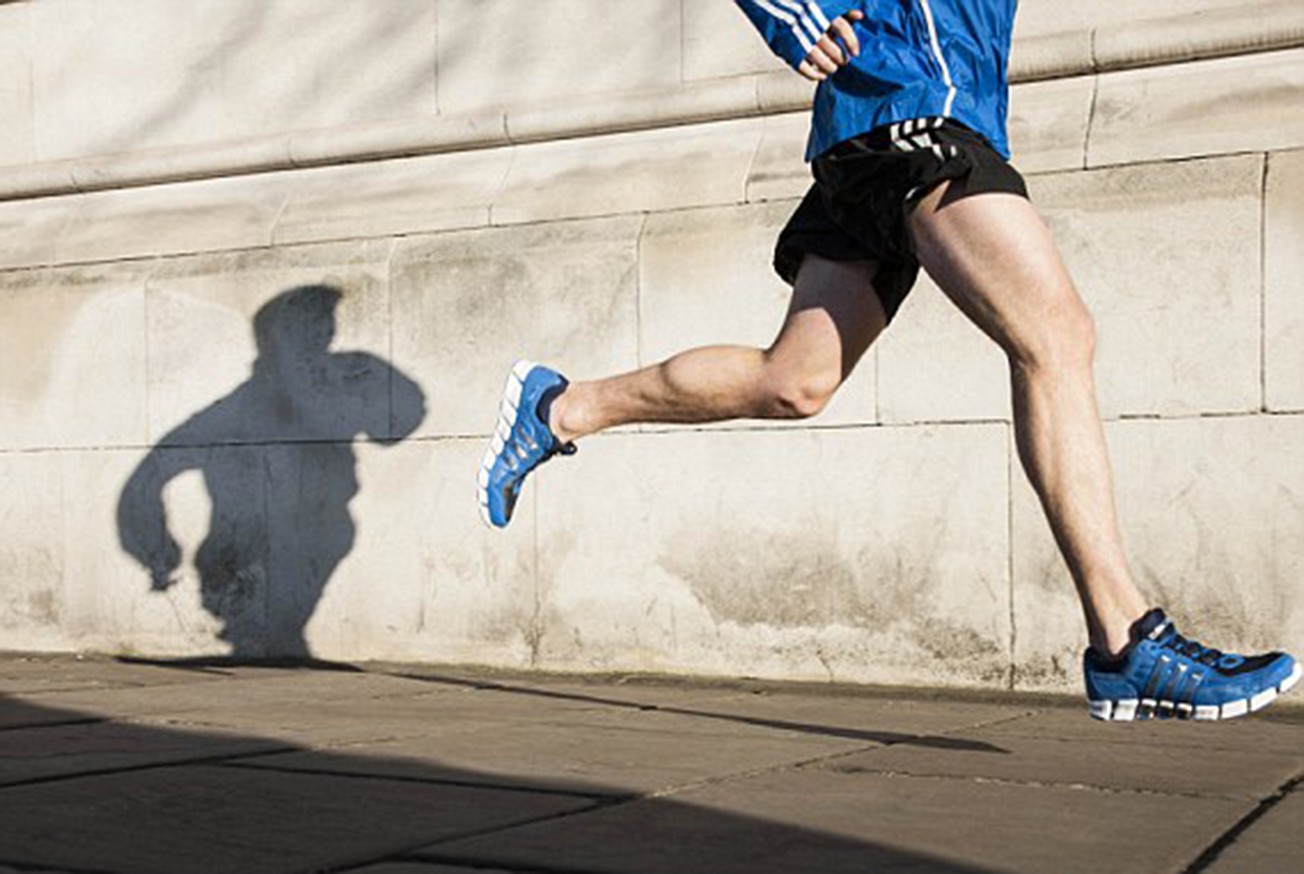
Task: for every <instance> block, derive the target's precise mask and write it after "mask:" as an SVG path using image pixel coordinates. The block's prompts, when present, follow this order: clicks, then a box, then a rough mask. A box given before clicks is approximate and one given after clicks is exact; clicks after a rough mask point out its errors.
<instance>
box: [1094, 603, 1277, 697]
mask: <svg viewBox="0 0 1304 874" xmlns="http://www.w3.org/2000/svg"><path fill="white" fill-rule="evenodd" d="M1082 660H1083V673H1084V674H1085V676H1086V681H1087V699H1088V700H1089V701H1090V702H1091V715H1092V716H1094V717H1095V718H1096V719H1109V720H1121V721H1127V720H1133V719H1151V718H1157V719H1168V718H1172V717H1176V718H1178V719H1230V718H1231V717H1233V716H1244V715H1245V714H1247V713H1251V712H1253V711H1255V710H1259V709H1260V708H1263V707H1266V706H1267V705H1268V704H1269V703H1270V702H1271V701H1272V700H1273V699H1274V698H1276V697H1277V696H1278V695H1280V694H1282V693H1283V692H1285V691H1287V690H1288V689H1290V688H1291V687H1292V686H1294V685H1295V684H1296V683H1298V682H1299V678H1300V666H1299V664H1297V663H1296V661H1295V659H1293V658H1291V657H1290V656H1289V655H1287V654H1286V653H1281V652H1272V653H1266V654H1264V655H1256V656H1242V655H1236V654H1234V653H1224V652H1220V651H1219V650H1216V649H1211V648H1210V647H1206V646H1204V645H1203V644H1200V643H1199V642H1197V641H1194V640H1190V639H1188V638H1185V637H1183V636H1182V635H1180V634H1178V633H1177V629H1176V628H1175V627H1174V626H1173V623H1172V620H1170V619H1169V618H1168V617H1167V616H1165V615H1164V611H1163V610H1160V609H1159V608H1157V607H1156V608H1155V609H1153V610H1151V611H1150V612H1149V613H1147V614H1146V615H1145V616H1142V617H1141V618H1140V619H1139V620H1137V623H1136V626H1135V627H1134V629H1133V643H1132V645H1131V646H1129V647H1128V648H1127V650H1126V651H1125V652H1124V653H1123V654H1122V655H1121V656H1119V657H1118V658H1116V659H1107V658H1105V657H1103V656H1102V655H1101V654H1100V653H1098V652H1096V650H1094V649H1088V650H1087V651H1086V653H1085V654H1084V655H1083V659H1082Z"/></svg>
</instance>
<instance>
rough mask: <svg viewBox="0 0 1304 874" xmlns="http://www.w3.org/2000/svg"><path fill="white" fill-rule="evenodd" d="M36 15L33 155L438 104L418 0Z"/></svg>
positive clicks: (427, 12) (177, 142)
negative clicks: (183, 13)
mask: <svg viewBox="0 0 1304 874" xmlns="http://www.w3.org/2000/svg"><path fill="white" fill-rule="evenodd" d="M32 20H33V45H34V59H35V63H34V73H33V76H34V79H35V97H36V112H37V116H36V138H37V154H38V158H39V159H41V160H52V159H60V158H73V157H88V156H91V155H97V154H110V153H120V152H128V151H134V150H140V149H147V148H167V147H186V146H193V145H196V144H200V143H208V142H213V141H219V140H230V139H238V138H241V137H250V136H256V135H262V134H276V133H282V132H285V131H291V130H298V129H305V128H319V127H326V126H330V125H333V124H340V123H344V122H348V123H351V124H358V123H361V122H365V121H378V120H383V119H389V118H396V117H400V116H411V115H429V114H433V113H434V112H436V111H437V103H436V83H435V58H436V43H437V40H436V19H435V9H434V4H432V3H429V2H425V0H405V2H401V3H387V4H384V5H383V6H374V5H365V4H364V5H361V6H359V5H358V4H351V3H338V2H337V3H328V4H325V5H323V4H321V3H314V2H312V0H288V2H280V3H276V4H266V3H259V2H256V0H255V2H251V0H237V2H211V0H207V2H201V3H197V4H196V5H195V7H194V8H193V9H192V10H191V14H190V16H189V17H188V18H186V19H185V21H184V22H182V21H181V20H180V19H178V18H177V17H176V16H175V15H174V10H173V5H172V4H171V3H169V2H167V0H142V2H122V0H110V2H99V3H86V2H82V0H56V2H52V3H45V4H42V5H41V7H40V8H35V7H33V11H32ZM378 45H383V46H384V50H383V51H378V50H377V46H378ZM108 71H112V73H111V74H109V72H108Z"/></svg>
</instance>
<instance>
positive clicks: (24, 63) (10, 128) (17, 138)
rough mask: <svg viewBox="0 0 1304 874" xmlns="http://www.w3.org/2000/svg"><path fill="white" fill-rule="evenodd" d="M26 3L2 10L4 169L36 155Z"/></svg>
mask: <svg viewBox="0 0 1304 874" xmlns="http://www.w3.org/2000/svg"><path fill="white" fill-rule="evenodd" d="M29 12H30V10H29V8H28V7H27V5H26V4H13V5H8V6H5V7H4V8H0V118H3V119H4V120H5V123H4V125H2V126H0V167H8V166H11V165H14V164H26V163H27V162H29V161H31V160H32V156H33V152H34V149H33V127H34V125H33V119H32V49H31V46H32V34H31V23H30V16H29Z"/></svg>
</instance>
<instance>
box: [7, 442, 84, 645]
mask: <svg viewBox="0 0 1304 874" xmlns="http://www.w3.org/2000/svg"><path fill="white" fill-rule="evenodd" d="M59 464H60V456H59V455H58V454H57V453H53V452H0V490H2V491H3V494H5V495H7V496H8V497H7V499H6V500H5V502H4V504H3V505H0V634H3V637H4V641H5V649H8V650H11V651H18V652H22V651H33V652H34V651H38V650H57V649H65V648H66V647H67V642H66V638H65V636H64V631H63V628H62V620H63V600H64V598H63V575H64V554H63V489H62V477H61V474H60V470H59Z"/></svg>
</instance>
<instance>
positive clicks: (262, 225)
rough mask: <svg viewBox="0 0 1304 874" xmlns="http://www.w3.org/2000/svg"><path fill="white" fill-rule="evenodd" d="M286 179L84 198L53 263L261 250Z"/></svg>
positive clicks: (221, 181)
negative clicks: (216, 251) (249, 249)
mask: <svg viewBox="0 0 1304 874" xmlns="http://www.w3.org/2000/svg"><path fill="white" fill-rule="evenodd" d="M290 180H291V177H290V174H267V175H265V176H249V177H233V178H228V179H205V180H200V181H198V182H176V183H171V184H166V185H153V186H149V187H146V188H124V189H120V190H116V191H97V192H92V193H90V194H85V195H82V196H81V197H80V198H79V209H78V210H77V212H76V213H75V214H74V215H73V216H72V217H71V218H70V219H69V220H68V222H67V224H66V225H65V227H64V230H63V233H62V234H61V235H60V237H59V241H58V244H57V246H56V248H55V252H56V257H57V259H58V260H59V261H61V262H76V261H108V260H122V259H127V258H144V257H149V256H157V255H181V254H187V253H192V252H209V251H215V250H223V249H247V248H255V247H265V246H267V245H269V244H270V243H271V241H272V228H273V227H274V226H275V224H276V217H277V216H278V215H280V213H281V211H282V210H283V209H284V207H285V203H286V201H287V200H288V198H289V196H290V192H289V185H290Z"/></svg>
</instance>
